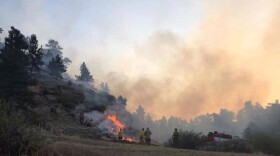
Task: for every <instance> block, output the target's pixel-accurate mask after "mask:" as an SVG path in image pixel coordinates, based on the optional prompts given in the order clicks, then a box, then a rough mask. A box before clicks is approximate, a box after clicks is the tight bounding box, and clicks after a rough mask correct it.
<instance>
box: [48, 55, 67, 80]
mask: <svg viewBox="0 0 280 156" xmlns="http://www.w3.org/2000/svg"><path fill="white" fill-rule="evenodd" d="M48 68H49V70H50V74H51V75H54V76H55V77H57V78H59V79H62V75H61V74H62V73H64V72H66V67H65V65H64V63H63V61H62V59H61V57H60V56H59V55H56V57H55V58H52V60H51V61H50V62H49V65H48Z"/></svg>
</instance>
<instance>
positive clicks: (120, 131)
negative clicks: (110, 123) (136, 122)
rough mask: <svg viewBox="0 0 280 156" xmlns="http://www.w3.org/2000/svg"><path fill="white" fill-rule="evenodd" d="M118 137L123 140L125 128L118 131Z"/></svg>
mask: <svg viewBox="0 0 280 156" xmlns="http://www.w3.org/2000/svg"><path fill="white" fill-rule="evenodd" d="M118 139H119V141H122V139H123V130H122V129H120V130H119V132H118Z"/></svg>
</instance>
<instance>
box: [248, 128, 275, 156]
mask: <svg viewBox="0 0 280 156" xmlns="http://www.w3.org/2000/svg"><path fill="white" fill-rule="evenodd" d="M250 142H251V143H252V144H253V146H254V148H255V149H256V150H258V151H262V152H264V153H267V154H272V155H280V148H279V147H280V137H279V136H269V135H267V134H264V133H258V134H255V135H254V136H252V138H251V139H250Z"/></svg>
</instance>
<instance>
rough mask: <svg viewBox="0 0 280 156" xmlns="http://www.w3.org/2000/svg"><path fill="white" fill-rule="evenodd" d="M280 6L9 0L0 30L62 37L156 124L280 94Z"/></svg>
mask: <svg viewBox="0 0 280 156" xmlns="http://www.w3.org/2000/svg"><path fill="white" fill-rule="evenodd" d="M279 15H280V6H279V2H278V1H277V0H83V1H82V0H0V27H2V28H3V29H4V34H3V35H2V36H1V40H2V41H3V36H5V35H6V34H7V31H8V30H9V27H10V26H15V27H16V28H18V29H20V30H21V31H22V32H23V33H24V34H25V35H30V34H32V33H34V34H36V35H37V36H38V38H39V41H40V43H41V44H45V43H46V42H47V41H48V39H50V38H52V39H55V40H58V41H59V43H60V44H61V46H62V47H63V48H64V49H63V52H64V56H67V57H69V58H70V59H71V60H72V61H73V64H72V65H71V66H70V67H69V69H68V71H69V73H70V75H72V76H73V75H75V74H78V73H79V65H80V64H81V63H82V62H83V61H85V62H86V64H88V66H89V68H90V71H91V73H92V74H93V76H94V78H95V79H96V83H99V82H101V81H106V82H108V84H109V87H110V89H111V91H112V93H113V94H115V95H119V94H122V95H124V96H126V97H127V98H128V106H127V107H128V109H129V110H131V111H134V110H135V108H136V107H137V106H138V105H142V106H144V108H145V109H146V110H147V112H149V113H151V114H152V115H153V116H155V117H160V116H162V115H165V116H170V115H174V116H179V117H182V118H185V119H189V118H191V117H194V116H195V115H199V114H202V113H207V112H218V111H219V109H220V108H228V109H231V110H234V111H236V110H238V109H239V108H240V107H242V105H243V102H244V101H246V100H253V101H254V102H256V101H259V102H261V103H262V104H263V105H265V104H266V103H267V102H269V101H274V100H275V99H276V98H278V97H280V96H279V94H280V89H279V88H280V79H279V78H278V77H279V76H280V72H279V71H280V69H279V67H280V61H279V60H280V45H279V41H280V21H279V20H280V18H279Z"/></svg>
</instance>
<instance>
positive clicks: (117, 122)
mask: <svg viewBox="0 0 280 156" xmlns="http://www.w3.org/2000/svg"><path fill="white" fill-rule="evenodd" d="M107 119H108V120H110V121H111V122H112V123H113V124H114V125H115V127H116V128H117V129H112V132H113V133H114V134H115V135H117V133H118V131H119V130H120V129H122V130H123V129H124V128H125V124H123V123H122V122H121V121H120V120H119V119H118V118H117V116H116V115H107ZM123 140H124V141H128V142H133V141H134V139H133V138H132V137H123Z"/></svg>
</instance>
